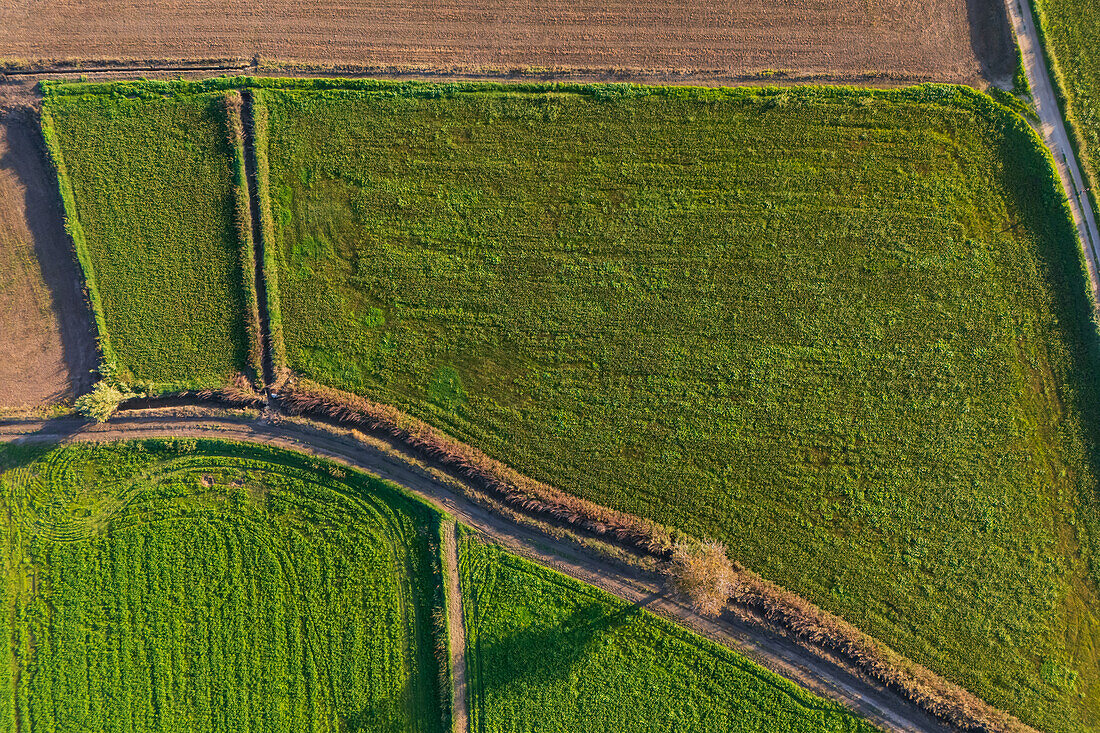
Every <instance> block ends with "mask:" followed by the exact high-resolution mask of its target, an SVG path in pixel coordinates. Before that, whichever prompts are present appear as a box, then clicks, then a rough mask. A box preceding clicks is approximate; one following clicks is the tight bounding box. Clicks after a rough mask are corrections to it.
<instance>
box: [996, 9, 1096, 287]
mask: <svg viewBox="0 0 1100 733" xmlns="http://www.w3.org/2000/svg"><path fill="white" fill-rule="evenodd" d="M1005 5H1006V6H1007V8H1008V13H1009V18H1010V20H1011V22H1012V27H1013V29H1014V30H1015V31H1016V38H1017V40H1018V41H1019V44H1020V53H1021V54H1022V55H1023V59H1024V71H1025V72H1026V73H1027V81H1028V83H1029V84H1030V85H1031V95H1032V97H1033V98H1034V100H1035V109H1036V111H1037V112H1038V114H1039V125H1038V127H1037V129H1038V131H1039V134H1040V135H1042V137H1043V142H1044V143H1046V146H1047V148H1048V149H1049V150H1050V152H1051V155H1053V156H1054V162H1055V163H1056V164H1057V167H1058V176H1059V177H1060V178H1061V179H1062V187H1063V188H1064V189H1065V191H1066V197H1067V198H1068V199H1069V205H1070V209H1071V210H1072V212H1073V221H1074V223H1075V224H1076V225H1077V235H1078V236H1079V237H1080V239H1081V245H1082V247H1083V249H1084V252H1085V261H1086V263H1087V265H1088V268H1087V269H1088V276H1089V287H1090V289H1091V290H1092V297H1093V302H1094V303H1100V257H1098V255H1097V253H1098V252H1100V230H1098V229H1097V227H1096V216H1095V214H1094V213H1093V210H1092V205H1091V204H1090V203H1089V200H1088V194H1087V193H1085V190H1086V185H1085V177H1084V175H1083V174H1082V173H1081V166H1080V165H1079V164H1078V163H1077V157H1076V156H1075V155H1074V153H1073V146H1072V145H1070V141H1069V133H1068V132H1067V131H1066V125H1065V122H1064V120H1063V119H1062V111H1061V109H1059V107H1058V99H1057V97H1055V95H1054V85H1053V83H1052V82H1051V79H1050V72H1049V70H1048V69H1047V64H1046V60H1045V59H1044V58H1043V49H1042V46H1041V45H1040V43H1039V34H1038V31H1037V30H1036V28H1035V20H1034V16H1033V15H1032V12H1031V7H1030V5H1029V3H1028V0H1005Z"/></svg>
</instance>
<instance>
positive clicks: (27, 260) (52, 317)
mask: <svg viewBox="0 0 1100 733" xmlns="http://www.w3.org/2000/svg"><path fill="white" fill-rule="evenodd" d="M37 124H38V123H37V120H36V119H34V117H33V116H32V115H31V114H30V113H29V112H26V111H21V110H19V111H14V112H4V111H3V110H2V109H0V409H4V408H17V409H23V408H33V407H38V406H41V405H43V404H49V403H54V402H58V401H62V400H65V399H67V398H70V397H71V396H72V395H73V394H74V392H79V391H82V390H83V389H85V388H86V387H87V386H88V384H89V382H90V380H91V375H90V374H89V370H90V369H92V368H93V367H94V366H95V363H96V356H95V341H94V337H93V334H92V329H91V316H90V314H89V313H88V309H87V306H86V305H85V303H84V296H83V292H82V290H81V287H82V283H83V279H82V278H81V277H80V273H79V270H78V269H77V265H76V262H75V260H74V258H73V254H72V247H71V245H70V244H69V239H68V236H67V235H66V234H65V231H64V229H62V226H61V214H60V211H59V209H58V206H57V204H56V199H57V193H56V191H55V185H54V183H53V179H52V177H51V175H50V174H49V171H48V169H47V167H46V162H45V158H44V156H43V154H42V150H41V146H40V144H39V141H38V135H39V133H38V129H37Z"/></svg>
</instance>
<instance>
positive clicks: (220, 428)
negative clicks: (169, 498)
mask: <svg viewBox="0 0 1100 733" xmlns="http://www.w3.org/2000/svg"><path fill="white" fill-rule="evenodd" d="M152 437H203V438H214V439H222V440H240V441H250V442H256V443H266V444H270V445H276V446H280V447H284V448H290V449H293V450H298V451H302V452H305V453H309V454H312V455H317V456H321V457H325V458H329V459H332V460H335V461H338V462H340V463H343V464H345V465H348V466H352V467H354V468H358V469H360V470H363V471H366V472H368V473H371V474H373V475H376V476H379V477H381V478H383V479H386V480H388V481H393V482H394V483H397V484H400V485H401V486H404V487H406V488H407V489H409V490H410V491H412V492H414V493H416V494H417V495H419V496H421V497H422V498H424V499H426V500H427V501H429V502H431V503H432V504H434V505H435V506H437V507H440V508H442V509H445V510H446V511H447V512H449V513H450V514H451V515H452V516H454V517H455V518H456V519H457V520H458V521H460V522H463V523H464V524H466V525H467V526H470V527H473V528H474V529H476V530H477V531H479V532H481V533H483V534H484V535H486V536H487V537H489V538H490V539H492V540H494V541H496V542H499V543H500V544H502V545H504V546H505V547H507V548H508V549H509V550H510V551H512V552H515V553H517V554H519V555H523V556H525V557H528V558H530V559H532V560H534V561H536V562H538V563H541V564H543V565H546V566H548V567H552V568H554V569H556V570H558V571H560V572H562V573H565V574H567V575H570V576H572V577H574V578H577V579H578V580H581V581H583V582H585V583H590V584H592V585H595V586H598V587H600V588H603V589H604V590H606V591H609V592H610V593H613V594H615V595H617V596H619V597H620V598H623V599H625V600H627V601H629V602H631V603H638V604H641V605H644V606H645V607H646V608H647V609H648V610H649V611H651V612H653V613H656V614H658V615H661V616H664V617H666V618H669V619H672V620H673V621H676V622H678V623H680V624H683V625H685V626H687V627H688V628H691V629H693V630H695V631H696V632H698V633H700V634H702V635H704V636H707V637H709V638H711V639H714V640H715V641H717V642H719V643H722V644H725V645H726V646H729V647H731V648H733V649H736V650H738V651H739V652H741V653H743V654H745V655H746V656H747V657H749V658H750V659H752V660H753V661H755V662H757V663H759V664H761V665H763V666H765V667H767V668H769V669H771V670H773V671H774V672H776V673H778V674H780V675H782V676H784V677H786V678H788V679H791V680H793V681H795V682H797V683H798V684H800V685H802V686H804V687H806V688H807V689H809V690H811V691H813V692H816V693H818V694H820V695H822V696H824V697H828V698H831V699H833V700H836V701H837V702H840V703H841V704H843V705H846V706H848V707H849V708H851V709H853V710H856V711H857V712H859V713H860V714H862V715H864V716H865V717H866V718H867V719H868V720H870V721H872V722H874V723H875V724H877V725H879V726H880V727H882V728H883V729H885V730H887V731H897V732H899V733H900V732H902V731H904V732H907V733H909V732H913V731H927V732H929V733H933V732H935V733H942V732H944V731H949V730H951V728H949V727H948V726H946V725H945V724H943V723H941V722H940V721H938V720H936V719H934V718H932V717H931V716H929V715H928V714H927V713H925V712H924V711H922V710H921V709H920V708H918V707H917V706H916V705H914V704H913V703H911V702H909V701H907V700H905V699H903V698H901V697H900V696H898V695H897V694H895V693H894V692H892V691H890V690H887V689H885V688H884V687H882V686H881V685H880V684H878V683H876V682H874V681H871V680H868V679H867V678H865V677H864V676H862V675H861V674H860V673H859V672H857V671H856V670H854V669H853V668H851V667H849V666H847V665H846V664H844V663H843V662H841V661H840V660H837V659H833V658H831V657H830V656H829V655H827V654H825V653H814V652H812V651H810V650H808V649H806V648H804V647H802V646H799V645H798V644H797V643H795V642H794V641H793V640H791V639H789V638H786V637H785V636H783V635H782V634H780V633H778V632H773V631H771V630H768V629H765V628H762V627H758V626H754V625H748V624H744V623H742V622H739V621H736V620H734V619H732V618H726V617H724V618H721V619H712V618H707V617H702V616H700V615H699V614H697V613H695V612H694V611H692V610H691V609H690V608H688V607H687V606H685V605H683V604H682V603H680V602H679V601H678V600H677V599H676V598H672V597H669V596H668V595H667V594H666V593H665V589H664V585H663V583H662V581H661V579H660V578H659V577H657V576H655V575H653V574H650V573H646V572H644V571H642V570H639V569H637V568H633V567H630V566H627V565H625V564H621V563H617V562H614V561H610V560H608V559H607V558H605V557H602V556H599V555H596V554H595V553H592V552H589V551H586V550H583V549H580V548H578V547H577V546H575V545H574V544H572V543H569V542H565V541H560V540H557V539H554V538H552V537H549V536H547V535H545V534H543V533H540V532H537V531H535V530H533V529H529V528H527V527H523V526H520V525H518V524H516V523H513V522H510V521H508V520H507V519H505V518H503V517H501V516H500V515H498V514H495V513H493V512H491V511H489V510H488V509H486V508H484V507H482V506H481V505H479V504H477V503H475V502H473V501H471V500H470V499H468V498H467V497H466V496H465V495H464V494H462V493H460V492H459V491H457V490H455V489H454V488H452V487H451V486H449V485H448V484H447V483H446V482H443V481H440V480H439V479H438V478H437V477H435V476H433V475H432V473H430V472H429V471H428V470H427V469H425V468H423V467H421V466H419V465H418V464H417V463H416V462H415V460H414V459H412V458H410V457H408V456H407V454H405V453H404V449H403V448H402V447H401V446H399V445H397V444H395V443H390V444H383V443H382V442H381V441H376V442H374V443H368V442H363V441H359V440H355V439H354V438H352V437H349V436H344V435H340V434H338V433H336V432H329V431H326V430H322V429H318V428H312V427H309V426H306V425H302V424H298V423H290V422H285V421H284V422H279V423H270V422H265V421H261V420H249V421H245V420H235V419H230V418H225V417H197V418H180V417H149V416H131V415H127V414H125V413H123V414H120V415H119V416H118V417H116V418H113V419H112V421H111V422H110V423H107V424H105V425H90V424H85V423H84V422H82V421H80V420H75V419H71V418H65V419H59V420H52V421H9V422H3V421H0V440H2V441H11V442H55V441H59V442H68V441H107V440H129V439H141V438H152Z"/></svg>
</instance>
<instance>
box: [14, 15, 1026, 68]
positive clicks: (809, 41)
mask: <svg viewBox="0 0 1100 733" xmlns="http://www.w3.org/2000/svg"><path fill="white" fill-rule="evenodd" d="M0 49H2V51H0V55H2V56H4V57H6V58H16V59H23V60H27V61H42V60H71V59H132V60H148V59H170V60H185V59H200V58H201V59H212V58H227V57H235V58H252V57H254V56H256V55H259V56H261V57H263V58H265V59H272V60H279V61H287V62H295V61H296V62H302V63H308V64H355V65H361V66H395V67H411V68H414V69H417V70H429V69H437V70H462V71H467V72H475V73H476V72H479V71H480V72H484V71H494V72H499V71H507V70H515V69H528V68H531V67H536V68H538V67H548V68H555V69H572V70H578V71H587V72H588V73H592V74H606V73H610V72H614V71H616V70H619V71H621V72H626V73H628V74H633V75H635V76H636V77H638V78H646V77H662V76H668V75H672V74H675V75H686V76H688V77H689V78H690V77H691V76H700V77H707V78H713V79H716V80H722V79H737V78H745V77H746V76H750V75H754V74H758V73H760V72H762V71H765V70H775V71H781V72H784V73H786V74H787V75H789V76H790V77H792V78H803V79H805V78H820V79H863V78H867V75H874V74H881V75H883V76H884V77H885V78H887V79H893V80H915V79H922V80H924V79H927V80H935V81H955V82H968V83H978V84H980V83H981V82H982V80H987V81H988V80H997V81H1003V80H1004V79H1006V78H1008V77H1011V73H1012V69H1013V62H1014V59H1013V54H1012V39H1011V36H1010V33H1009V30H1008V25H1007V21H1006V19H1005V12H1004V8H1003V5H1002V0H925V1H924V2H914V1H913V0H736V1H731V0H610V1H609V2H605V1H601V0H540V1H539V2H534V1H533V0H528V1H527V2H523V1H521V0H411V1H409V2H405V1H403V0H402V1H400V2H399V1H398V0H337V1H336V2H318V1H317V0H312V1H310V0H266V1H264V2H242V1H241V0H175V1H174V2H173V1H168V2H165V1H163V0H98V1H97V2H88V0H49V2H43V0H4V2H2V3H0Z"/></svg>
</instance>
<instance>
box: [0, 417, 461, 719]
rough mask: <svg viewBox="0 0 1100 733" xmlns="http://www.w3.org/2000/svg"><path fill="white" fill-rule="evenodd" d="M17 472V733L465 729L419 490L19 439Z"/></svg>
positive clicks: (349, 474) (220, 448)
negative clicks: (455, 699) (457, 716)
mask: <svg viewBox="0 0 1100 733" xmlns="http://www.w3.org/2000/svg"><path fill="white" fill-rule="evenodd" d="M0 471H2V473H0V488H2V492H3V496H2V502H3V505H4V507H5V510H6V511H5V516H6V520H5V521H4V522H3V523H0V533H2V535H3V539H4V548H5V567H6V568H7V572H6V575H5V581H6V582H5V584H4V586H5V592H4V594H3V598H4V600H5V613H4V614H2V619H3V620H2V625H3V628H4V633H5V634H6V635H7V636H8V637H9V638H10V643H7V644H5V645H3V647H4V648H3V651H4V654H3V656H4V657H5V659H6V661H7V663H8V664H9V665H10V668H11V674H10V675H5V676H4V677H5V679H4V682H5V683H7V684H0V700H4V699H5V698H6V700H4V701H5V702H6V703H7V705H6V707H8V716H9V719H10V720H12V721H13V722H14V725H15V729H16V730H18V729H20V728H21V727H22V729H27V727H28V726H33V727H34V728H36V729H37V728H42V727H47V726H48V727H49V728H50V729H51V730H57V731H65V730H86V729H89V727H90V728H93V729H100V728H103V727H104V726H106V725H107V722H108V721H112V720H120V719H126V720H128V721H130V723H131V725H133V729H134V730H176V729H192V728H193V727H194V726H198V727H201V728H205V729H209V730H227V731H228V730H241V729H242V726H243V727H251V728H253V729H256V728H257V726H259V727H262V728H263V729H265V730H287V731H290V730H302V729H305V728H309V729H313V730H345V729H347V728H348V727H364V726H365V727H366V728H370V729H373V728H376V727H377V726H383V727H386V726H390V725H395V724H398V723H400V725H401V729H402V730H416V731H423V732H424V733H429V732H430V731H444V730H448V729H449V725H448V723H447V720H448V717H447V716H448V715H449V706H450V698H449V696H448V695H447V694H446V693H447V691H446V690H444V689H441V687H440V683H441V682H442V681H443V680H444V679H446V678H447V672H446V667H447V665H448V661H447V660H446V659H445V658H444V659H442V660H439V663H440V664H442V666H443V669H440V670H439V671H438V672H437V671H436V668H437V661H436V660H437V655H436V653H435V648H436V646H437V645H438V643H439V642H438V640H437V639H436V636H435V635H436V634H437V633H440V630H439V629H438V627H437V626H436V623H435V619H436V617H438V615H439V614H440V610H439V606H440V604H441V603H443V602H444V601H443V597H442V593H441V588H442V576H441V568H440V565H439V548H440V539H441V537H440V534H439V532H440V530H441V520H442V515H441V514H440V513H439V512H438V511H437V510H435V509H434V508H433V507H431V506H429V505H427V504H425V503H424V502H423V501H421V500H419V499H418V498H416V497H415V496H413V495H411V494H409V493H407V492H405V491H403V490H401V489H400V488H398V487H394V486H392V485H389V484H386V483H384V482H382V481H380V480H377V479H374V478H372V477H369V476H367V475H365V474H362V473H360V472H357V471H354V470H348V469H346V468H344V467H342V466H338V465H336V464H334V463H331V462H328V461H324V460H321V459H315V458H312V457H309V456H305V455H303V454H298V453H294V452H291V451H287V450H281V449H277V448H271V447H267V446H261V445H253V444H243V443H229V442H225V441H216V440H182V439H176V440H172V439H169V440H143V441H130V442H125V443H109V444H83V445H67V446H63V447H58V446H50V445H46V446H41V445H38V446H14V445H4V446H0ZM105 621H107V623H105ZM444 632H445V630H444ZM181 725H182V728H181V727H180V726H181Z"/></svg>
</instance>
